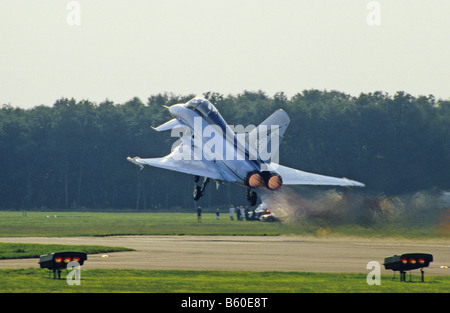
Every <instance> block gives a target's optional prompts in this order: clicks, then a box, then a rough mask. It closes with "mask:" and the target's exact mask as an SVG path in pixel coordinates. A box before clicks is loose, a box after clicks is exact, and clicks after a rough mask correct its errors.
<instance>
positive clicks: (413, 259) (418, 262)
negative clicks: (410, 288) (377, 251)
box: [384, 253, 433, 282]
mask: <svg viewBox="0 0 450 313" xmlns="http://www.w3.org/2000/svg"><path fill="white" fill-rule="evenodd" d="M432 261H433V256H432V255H431V254H428V253H405V254H396V255H393V256H390V257H387V258H385V259H384V267H385V268H386V269H387V270H393V271H394V277H395V272H396V271H399V272H400V281H405V276H406V271H411V270H415V269H420V272H421V274H422V282H423V281H424V272H423V268H424V267H428V266H429V265H430V262H432Z"/></svg>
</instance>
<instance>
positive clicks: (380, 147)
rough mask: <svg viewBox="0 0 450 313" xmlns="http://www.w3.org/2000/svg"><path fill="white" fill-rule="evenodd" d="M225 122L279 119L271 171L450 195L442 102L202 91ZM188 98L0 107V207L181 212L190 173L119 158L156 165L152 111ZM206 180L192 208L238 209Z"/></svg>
mask: <svg viewBox="0 0 450 313" xmlns="http://www.w3.org/2000/svg"><path fill="white" fill-rule="evenodd" d="M203 96H204V97H205V98H207V99H209V100H210V101H211V102H212V103H213V104H214V105H215V106H216V107H217V109H218V110H219V111H220V112H221V114H222V116H223V117H224V118H225V120H226V122H227V123H229V124H231V125H238V124H241V125H244V126H246V125H249V124H253V125H258V124H259V123H261V122H262V121H263V120H264V119H265V118H267V117H268V116H269V115H270V114H271V113H273V112H274V111H275V110H277V109H280V108H281V109H283V110H285V111H286V112H287V113H288V115H289V117H290V118H291V124H290V126H289V127H288V129H287V131H286V133H285V135H284V139H283V142H282V144H281V146H280V163H281V164H283V165H287V166H290V167H294V168H298V169H301V170H305V171H309V172H314V173H319V174H324V175H329V176H336V177H348V178H350V179H354V180H358V181H361V182H364V183H365V184H366V188H365V190H366V191H371V192H379V193H385V194H400V193H407V192H414V191H417V190H427V189H432V188H435V189H439V190H448V189H449V187H450V179H449V178H450V171H449V169H450V167H449V164H450V140H449V138H450V101H449V100H441V99H435V97H433V96H432V95H429V96H419V97H414V96H411V95H410V94H407V93H405V92H397V93H396V94H395V95H392V96H391V95H388V94H387V93H384V92H374V93H362V94H360V95H359V96H356V97H355V96H350V95H348V94H345V93H342V92H338V91H320V90H304V91H303V92H301V93H298V94H296V95H294V96H293V97H291V98H288V97H287V96H286V95H285V94H284V93H283V92H279V93H276V94H275V95H273V96H268V95H267V94H266V93H264V92H262V91H257V92H251V91H244V92H242V93H240V94H237V95H223V94H220V93H216V92H207V93H205V94H204V95H203ZM193 97H194V95H185V96H179V95H174V94H171V93H165V94H157V95H152V96H150V97H149V98H148V99H147V100H146V101H145V102H143V101H142V100H141V99H139V98H133V99H131V100H129V101H127V102H126V103H121V104H117V103H113V102H111V101H109V100H106V101H104V102H101V103H94V102H92V101H89V100H81V101H77V100H75V99H66V98H62V99H59V100H57V101H56V102H55V103H54V104H53V105H52V106H46V105H41V106H36V107H34V108H31V109H21V108H17V107H12V106H10V105H5V104H4V105H2V106H1V108H0V178H1V179H0V209H52V210H72V209H79V208H87V209H138V210H153V209H156V208H158V209H169V208H171V209H174V208H192V207H193V206H195V205H196V203H195V202H194V201H193V199H192V196H191V194H192V189H193V186H194V182H193V179H192V177H191V176H189V175H186V174H182V173H175V172H171V171H166V170H162V169H157V168H152V169H148V170H147V169H146V170H143V171H139V169H138V168H137V167H135V166H133V165H132V164H130V163H129V162H127V161H126V157H127V156H131V157H133V156H136V155H137V156H140V157H161V156H164V155H167V154H168V153H169V152H170V149H171V147H172V145H173V143H174V141H175V140H176V139H175V138H172V137H171V136H170V132H164V133H159V132H155V131H154V130H153V129H151V127H150V126H158V125H160V124H162V123H164V122H166V121H168V120H169V119H171V116H170V114H169V112H168V110H167V109H165V108H164V107H163V105H166V106H170V105H173V104H176V103H183V102H186V101H188V100H189V99H191V98H193ZM213 185H214V184H210V185H209V186H208V188H207V194H206V196H205V197H204V198H202V199H201V200H200V201H203V202H202V203H203V205H204V206H219V205H224V204H228V203H233V202H234V203H235V201H238V203H235V204H246V201H245V189H244V188H242V187H239V186H234V185H231V184H225V185H223V186H221V187H220V188H219V190H216V188H215V187H213Z"/></svg>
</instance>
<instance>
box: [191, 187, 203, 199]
mask: <svg viewBox="0 0 450 313" xmlns="http://www.w3.org/2000/svg"><path fill="white" fill-rule="evenodd" d="M202 195H203V190H202V187H200V186H195V187H194V191H193V192H192V196H193V197H194V200H195V201H197V200H198V199H200V197H201V196H202Z"/></svg>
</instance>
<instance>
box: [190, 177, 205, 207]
mask: <svg viewBox="0 0 450 313" xmlns="http://www.w3.org/2000/svg"><path fill="white" fill-rule="evenodd" d="M199 180H200V177H198V176H194V182H196V183H197V182H198V181H199ZM208 183H209V178H208V177H205V178H203V183H202V185H201V186H195V187H194V191H193V192H192V197H193V198H194V200H195V201H197V200H198V199H200V198H201V197H202V196H203V195H205V188H206V185H208Z"/></svg>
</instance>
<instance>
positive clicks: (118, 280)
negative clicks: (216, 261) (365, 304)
mask: <svg viewBox="0 0 450 313" xmlns="http://www.w3.org/2000/svg"><path fill="white" fill-rule="evenodd" d="M290 234H293V235H313V236H327V235H337V236H339V235H346V236H348V235H351V236H375V237H395V236H401V237H417V236H418V237H420V238H434V237H441V238H442V234H440V233H439V229H436V228H434V227H432V226H430V225H428V226H423V227H420V228H417V227H416V228H414V229H410V228H409V227H408V225H400V226H399V225H385V226H383V227H382V228H380V227H362V226H357V225H351V226H349V227H344V226H340V227H336V228H329V227H325V228H324V227H323V225H322V226H319V225H314V224H304V225H295V226H294V225H285V224H283V223H261V222H249V221H230V220H229V218H228V216H227V215H226V214H222V216H221V219H220V220H219V221H217V220H215V214H213V213H205V214H203V217H202V223H198V222H197V216H196V214H195V213H100V212H27V213H26V214H23V212H17V211H16V212H14V211H7V212H5V211H3V212H0V237H14V236H58V237H60V236H108V235H230V236H231V235H249V236H251V235H267V236H276V235H290ZM446 236H448V234H447V235H446ZM444 238H446V237H445V236H444ZM115 249H116V248H113V247H100V246H94V247H88V246H51V247H49V246H48V245H35V244H31V245H29V244H0V259H1V258H22V257H38V256H39V255H41V254H44V253H47V252H48V251H50V250H51V251H57V250H81V251H86V252H88V253H103V252H111V251H118V250H115ZM120 249H121V248H119V250H120ZM124 249H126V247H124ZM63 273H64V272H63ZM81 273H82V277H81V282H82V283H81V285H80V286H76V285H74V286H69V285H68V284H67V282H66V281H65V279H62V280H53V279H51V278H49V277H50V276H49V271H48V270H45V269H37V268H29V269H1V270H0V292H2V293H5V292H13V293H19V292H20V293H27V292H32V293H41V292H42V293H49V292H50V293H51V292H69V293H71V292H86V293H92V292H101V293H109V292H150V293H153V292H155V293H164V292H168V293H172V292H173V293H179V292H181V293H184V292H187V293H191V292H192V293H209V292H213V293H217V292H219V293H221V292H224V293H228V292H229V293H299V292H313V293H314V292H329V293H333V292H355V293H361V292H363V293H366V292H375V293H376V292H381V293H390V292H401V293H409V292H421V293H423V292H431V293H442V292H444V293H448V292H449V291H450V277H449V276H430V277H426V282H424V283H421V282H419V277H418V276H414V275H413V279H412V281H411V282H405V283H400V282H399V281H398V276H397V280H395V281H393V280H392V276H391V275H388V276H382V281H381V285H380V286H377V285H375V286H369V285H368V284H367V282H366V275H363V274H330V273H301V272H291V273H285V272H230V271H181V270H180V271H171V270H167V271H150V270H140V271H138V270H106V269H105V270H101V269H92V270H82V272H81ZM62 277H65V275H64V274H63V275H62ZM407 280H409V275H408V277H407Z"/></svg>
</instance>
